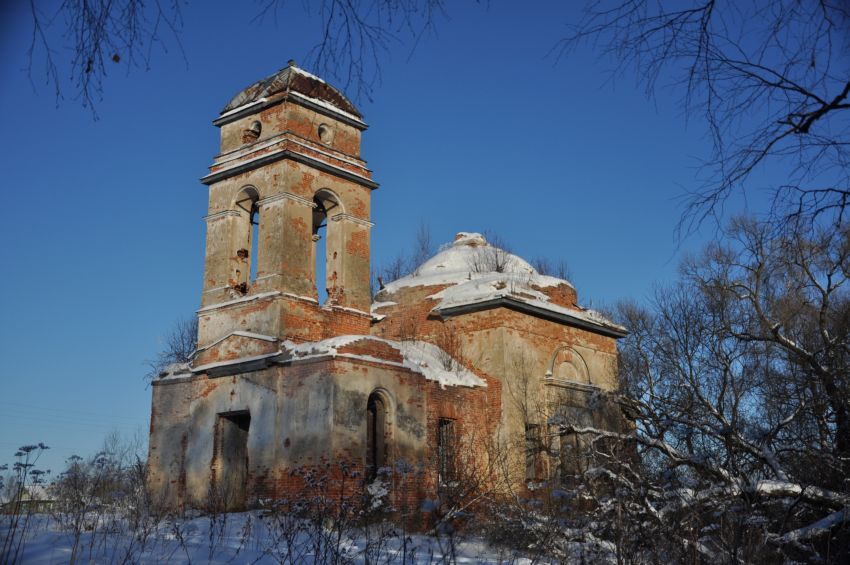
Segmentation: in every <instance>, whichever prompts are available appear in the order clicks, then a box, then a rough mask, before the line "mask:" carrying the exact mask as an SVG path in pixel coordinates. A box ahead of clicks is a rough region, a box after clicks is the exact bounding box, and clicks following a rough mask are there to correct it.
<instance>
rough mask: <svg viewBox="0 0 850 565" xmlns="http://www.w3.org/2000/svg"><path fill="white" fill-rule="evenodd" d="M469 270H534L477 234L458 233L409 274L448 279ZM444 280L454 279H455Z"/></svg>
mask: <svg viewBox="0 0 850 565" xmlns="http://www.w3.org/2000/svg"><path fill="white" fill-rule="evenodd" d="M470 272H474V273H487V272H502V273H518V274H520V273H524V274H535V273H537V271H535V270H534V267H532V266H531V265H530V264H529V263H528V262H527V261H525V260H524V259H522V258H521V257H518V256H516V255H514V254H512V253H509V252H507V251H505V250H504V249H499V248H498V247H494V246H492V245H490V244H489V243H488V242H487V240H486V239H485V238H484V236H483V235H481V234H480V233H474V232H460V233H458V234H457V235H456V236H455V240H454V242H453V243H451V244H449V245H448V246H446V247H445V248H443V250H442V251H440V252H439V253H437V254H436V255H434V256H433V257H431V258H430V259H428V260H427V261H425V262H424V263H423V264H422V265H421V266H420V267H419V268H418V269H416V273H414V275H413V276H415V277H417V278H428V277H431V276H436V277H438V278H439V277H440V276H441V275H443V276H446V277H447V278H452V277H451V276H450V275H453V274H454V275H460V276H461V278H467V275H468V274H469V273H470ZM447 282H456V278H453V280H450V281H447Z"/></svg>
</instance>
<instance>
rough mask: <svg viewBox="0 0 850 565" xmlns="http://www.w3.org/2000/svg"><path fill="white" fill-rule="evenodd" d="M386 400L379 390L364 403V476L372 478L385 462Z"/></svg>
mask: <svg viewBox="0 0 850 565" xmlns="http://www.w3.org/2000/svg"><path fill="white" fill-rule="evenodd" d="M387 415H388V410H387V400H386V399H385V398H384V397H383V395H381V393H379V392H373V393H372V394H370V395H369V400H368V401H367V403H366V477H367V478H368V479H370V480H371V479H374V478H375V477H376V476H377V474H378V469H380V468H381V467H384V466H385V465H386V464H387Z"/></svg>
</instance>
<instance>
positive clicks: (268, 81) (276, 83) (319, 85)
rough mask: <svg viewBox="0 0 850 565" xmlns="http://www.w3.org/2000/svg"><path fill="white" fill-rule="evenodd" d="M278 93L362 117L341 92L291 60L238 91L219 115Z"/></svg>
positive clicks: (358, 117)
mask: <svg viewBox="0 0 850 565" xmlns="http://www.w3.org/2000/svg"><path fill="white" fill-rule="evenodd" d="M280 92H297V93H299V94H302V95H304V96H306V97H307V98H309V99H312V100H318V101H319V102H320V103H324V104H329V105H331V106H333V107H334V108H336V109H338V110H342V111H343V112H344V113H346V114H351V115H352V116H354V117H356V118H357V119H360V118H362V116H361V114H360V112H359V111H358V110H357V108H356V107H355V106H354V104H352V103H351V101H350V100H349V99H348V98H346V97H345V95H344V94H343V93H342V92H340V91H339V90H337V89H336V88H334V87H332V86H331V85H329V84H328V83H326V82H325V81H323V80H322V79H320V78H319V77H317V76H316V75H313V74H310V73H308V72H307V71H305V70H303V69H299V68H298V67H297V66H296V65H295V61H290V62H289V66H287V67H284V68H283V69H281V70H279V71H278V72H276V73H274V74H273V75H271V76H267V77H266V78H264V79H262V80H258V81H257V82H255V83H254V84H252V85H251V86H249V87H248V88H245V89H243V90H242V91H240V92H239V93H238V94H237V95H236V96H234V97H233V98H232V99H231V100H230V102H228V103H227V106H225V107H224V109H223V110H222V111H221V113H222V114H225V113H227V112H230V111H232V110H234V109H236V108H239V107H240V106H244V105H245V104H249V103H251V102H254V101H256V100H260V99H261V98H266V97H268V96H272V95H273V94H278V93H280Z"/></svg>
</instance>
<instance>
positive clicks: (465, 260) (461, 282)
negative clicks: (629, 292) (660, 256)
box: [372, 232, 627, 337]
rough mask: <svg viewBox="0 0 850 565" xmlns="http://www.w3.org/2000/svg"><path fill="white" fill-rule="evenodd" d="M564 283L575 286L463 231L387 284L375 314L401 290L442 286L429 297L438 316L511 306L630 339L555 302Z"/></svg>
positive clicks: (598, 317)
mask: <svg viewBox="0 0 850 565" xmlns="http://www.w3.org/2000/svg"><path fill="white" fill-rule="evenodd" d="M561 285H567V286H569V287H572V284H570V282H569V281H566V280H564V279H559V278H557V277H550V276H547V275H542V274H540V273H539V272H537V270H536V269H535V268H534V267H532V266H531V265H530V264H529V263H528V262H527V261H525V260H524V259H522V258H521V257H518V256H517V255H514V254H512V253H509V252H508V251H505V250H504V249H500V248H498V247H495V246H493V245H491V244H490V243H488V242H487V240H486V239H485V238H484V236H482V235H481V234H479V233H467V232H460V233H459V234H457V236H456V237H455V241H454V242H453V243H451V244H450V245H448V246H445V247H443V248H442V250H441V251H440V252H439V253H437V254H436V255H434V256H433V257H431V258H430V259H428V260H427V261H426V262H425V263H423V264H422V265H421V266H420V267H419V268H418V269H416V271H414V272H413V273H412V274H410V275H408V276H406V277H402V278H400V279H398V280H395V281H392V282H390V283H388V284H387V285H386V286H385V287H384V288H383V289H382V290H381V291H380V292H379V293H378V296H377V297H376V299H377V300H378V302H376V303H374V304H373V305H372V311H373V313H374V314H376V315H378V316H380V315H381V314H380V312H378V310H380V309H381V308H383V307H384V306H385V305H390V304H394V302H392V301H393V300H395V299H396V298H395V296H394V295H395V293H397V292H398V291H399V290H401V289H404V288H410V287H420V286H424V287H428V286H439V287H440V289H438V290H437V291H436V292H434V294H431V295H429V296H428V298H430V299H432V300H435V301H437V304H436V306H435V307H434V308H433V310H432V312H433V313H435V314H439V315H454V314H460V313H464V312H469V311H475V310H480V309H485V308H493V307H506V308H511V309H514V310H519V311H523V312H526V313H528V314H532V315H535V316H540V317H544V318H549V319H553V320H557V321H561V322H565V323H569V324H572V325H578V326H580V327H584V328H586V329H590V330H592V331H596V332H599V333H603V334H606V335H611V336H614V337H623V336H625V335H626V333H627V330H626V328H624V327H623V326H620V325H618V324H616V323H614V322H612V321H611V320H609V319H608V318H606V317H605V316H604V315H603V314H601V313H599V312H597V311H595V310H591V309H588V308H581V307H580V306H578V305H575V306H574V307H572V308H568V307H565V306H562V305H560V304H556V303H554V302H553V301H552V297H551V296H550V295H549V293H548V292H547V291H548V290H549V289H554V288H555V287H559V286H561ZM385 300H388V302H383V301H385Z"/></svg>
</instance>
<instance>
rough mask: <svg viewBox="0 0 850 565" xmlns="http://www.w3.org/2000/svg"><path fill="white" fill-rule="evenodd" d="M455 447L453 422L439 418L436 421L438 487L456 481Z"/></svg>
mask: <svg viewBox="0 0 850 565" xmlns="http://www.w3.org/2000/svg"><path fill="white" fill-rule="evenodd" d="M456 447H457V432H456V430H455V421H454V420H450V419H448V418H440V419H439V420H438V421H437V463H438V473H439V476H438V478H439V482H440V485H449V484H451V483H453V482H454V481H455V480H456V479H457V474H456V469H455V449H456Z"/></svg>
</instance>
